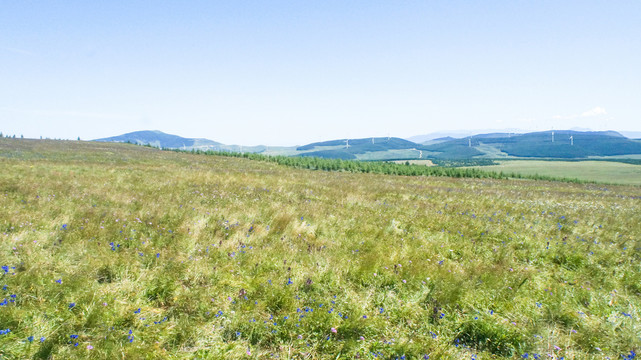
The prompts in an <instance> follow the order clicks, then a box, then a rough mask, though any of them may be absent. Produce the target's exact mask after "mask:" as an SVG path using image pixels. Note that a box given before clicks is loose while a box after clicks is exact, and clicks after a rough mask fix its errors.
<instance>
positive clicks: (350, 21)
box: [0, 0, 641, 145]
mask: <svg viewBox="0 0 641 360" xmlns="http://www.w3.org/2000/svg"><path fill="white" fill-rule="evenodd" d="M552 127H554V128H555V129H562V128H572V127H588V128H592V129H594V130H604V129H614V130H629V131H641V1H638V0H635V1H628V2H622V1H503V2H498V1H485V2H474V1H451V0H448V1H384V2H383V1H381V2H379V1H362V2H358V1H343V0H341V1H282V2H281V1H238V0H234V1H228V2H219V1H173V2H170V1H162V2H159V1H154V2H152V1H116V0H110V1H70V0H68V1H1V0H0V131H2V132H4V133H5V134H7V133H9V134H14V133H15V134H24V135H25V137H39V136H44V137H52V138H73V139H75V138H76V137H78V136H80V137H81V138H83V139H93V138H99V137H106V136H112V135H118V134H122V133H125V132H129V131H135V130H143V129H157V130H161V131H165V132H168V133H173V134H177V135H181V136H185V137H206V138H209V139H212V140H216V141H220V142H223V143H226V144H232V143H236V144H237V143H240V144H246V145H253V144H259V143H261V144H267V145H279V144H280V145H293V144H303V143H307V142H311V141H318V140H328V139H333V138H345V137H351V138H355V137H369V136H388V135H391V136H399V137H409V136H412V135H419V134H425V133H430V132H434V131H440V130H457V129H499V128H521V129H525V130H545V129H550V128H552Z"/></svg>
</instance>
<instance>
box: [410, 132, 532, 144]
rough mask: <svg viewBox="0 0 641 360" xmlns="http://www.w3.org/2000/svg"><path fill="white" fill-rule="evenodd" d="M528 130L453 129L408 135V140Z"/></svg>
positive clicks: (417, 141)
mask: <svg viewBox="0 0 641 360" xmlns="http://www.w3.org/2000/svg"><path fill="white" fill-rule="evenodd" d="M526 132H527V131H526V130H521V129H501V130H496V129H477V130H451V131H438V132H433V133H429V134H424V135H416V136H411V137H408V138H407V140H409V141H412V142H415V143H419V144H422V143H425V142H428V141H432V140H437V139H442V138H446V137H452V138H456V139H461V138H464V137H467V136H474V135H478V134H489V133H506V134H507V133H510V134H523V133H526Z"/></svg>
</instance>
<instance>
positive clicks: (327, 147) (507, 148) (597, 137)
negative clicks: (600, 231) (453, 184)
mask: <svg viewBox="0 0 641 360" xmlns="http://www.w3.org/2000/svg"><path fill="white" fill-rule="evenodd" d="M553 132H554V136H553V135H552V133H553ZM95 141H112V142H131V143H135V144H140V145H147V144H149V145H151V146H155V147H161V148H167V149H184V150H213V151H232V152H250V153H263V154H266V155H282V156H315V157H322V158H334V159H354V160H417V159H453V160H456V159H471V158H491V159H496V158H559V159H585V158H590V157H603V156H627V155H633V154H634V155H639V154H641V140H633V139H628V138H627V137H625V136H623V135H622V134H621V133H618V132H616V131H573V130H554V131H552V130H549V131H542V132H531V133H525V134H518V133H512V132H505V131H503V132H491V133H483V134H476V135H468V136H465V137H462V138H456V137H453V136H444V137H436V138H433V139H431V140H428V141H426V142H424V143H423V144H418V143H415V142H412V141H409V140H405V139H401V138H396V137H375V138H361V139H337V140H329V141H323V142H315V143H311V144H307V145H303V146H299V147H276V146H271V147H267V146H262V145H259V146H242V145H225V144H221V143H219V142H216V141H212V140H208V139H198V138H196V139H194V138H183V137H180V136H177V135H171V134H165V133H163V132H161V131H135V132H132V133H127V134H123V135H119V136H113V137H108V138H103V139H97V140H95Z"/></svg>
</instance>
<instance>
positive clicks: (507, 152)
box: [424, 130, 641, 159]
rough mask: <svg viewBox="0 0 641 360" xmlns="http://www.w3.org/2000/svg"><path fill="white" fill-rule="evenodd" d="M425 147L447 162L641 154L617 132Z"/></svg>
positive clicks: (500, 137)
mask: <svg viewBox="0 0 641 360" xmlns="http://www.w3.org/2000/svg"><path fill="white" fill-rule="evenodd" d="M424 147H425V149H426V150H430V151H434V152H438V154H437V155H436V157H437V158H448V159H460V158H469V157H492V158H496V157H521V158H523V157H525V158H564V159H570V158H574V159H576V158H588V157H598V156H622V155H630V154H641V142H638V141H634V140H630V139H628V138H626V137H625V136H623V135H621V134H620V133H618V132H616V131H590V132H580V131H571V130H554V131H551V130H550V131H543V132H533V133H527V134H509V135H506V134H480V135H475V136H471V137H466V138H464V139H454V140H450V141H445V142H441V143H438V144H434V145H425V146H424Z"/></svg>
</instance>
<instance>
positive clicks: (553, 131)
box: [552, 131, 554, 142]
mask: <svg viewBox="0 0 641 360" xmlns="http://www.w3.org/2000/svg"><path fill="white" fill-rule="evenodd" d="M552 142H554V131H552Z"/></svg>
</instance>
